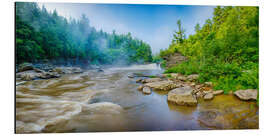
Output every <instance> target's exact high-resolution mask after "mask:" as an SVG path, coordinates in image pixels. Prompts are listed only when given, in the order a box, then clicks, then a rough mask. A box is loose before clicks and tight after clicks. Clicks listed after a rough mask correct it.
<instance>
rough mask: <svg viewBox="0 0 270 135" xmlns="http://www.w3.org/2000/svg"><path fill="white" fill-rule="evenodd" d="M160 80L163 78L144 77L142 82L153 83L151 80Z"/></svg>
mask: <svg viewBox="0 0 270 135" xmlns="http://www.w3.org/2000/svg"><path fill="white" fill-rule="evenodd" d="M158 81H162V79H160V78H148V79H144V80H142V81H141V82H142V83H151V82H158Z"/></svg>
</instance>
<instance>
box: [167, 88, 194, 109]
mask: <svg viewBox="0 0 270 135" xmlns="http://www.w3.org/2000/svg"><path fill="white" fill-rule="evenodd" d="M168 101H170V102H173V103H175V104H177V105H188V106H194V105H197V99H196V97H195V95H193V88H192V87H190V86H185V87H182V88H176V89H174V90H172V91H170V92H169V93H168Z"/></svg>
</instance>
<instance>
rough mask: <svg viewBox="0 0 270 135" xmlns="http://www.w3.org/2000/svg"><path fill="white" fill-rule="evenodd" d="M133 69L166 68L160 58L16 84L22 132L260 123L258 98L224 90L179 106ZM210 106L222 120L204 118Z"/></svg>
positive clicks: (18, 127) (158, 71) (249, 125)
mask: <svg viewBox="0 0 270 135" xmlns="http://www.w3.org/2000/svg"><path fill="white" fill-rule="evenodd" d="M132 73H143V74H147V75H156V74H161V73H162V70H161V69H160V67H158V66H157V65H156V64H149V65H134V66H130V67H121V68H116V67H115V68H108V69H105V70H104V72H98V71H96V70H88V71H85V72H83V73H79V74H66V75H63V76H62V77H60V78H52V79H47V80H33V81H28V82H26V83H24V84H21V85H18V86H16V133H33V132H98V131H164V130H194V129H196V130H198V129H239V128H258V107H257V106H256V103H255V102H244V101H240V100H239V99H237V98H236V97H234V96H233V95H220V96H216V97H215V98H214V99H213V100H211V101H200V102H199V104H198V105H197V106H196V107H185V106H177V105H174V104H171V103H168V102H167V93H168V92H166V91H153V92H152V94H151V95H144V94H143V93H142V92H141V91H138V90H137V88H138V87H139V85H140V84H138V83H136V80H137V79H139V78H142V77H135V78H129V77H128V76H129V75H131V74H132ZM205 110H212V112H215V111H218V113H222V117H221V119H220V121H217V122H215V123H211V121H209V122H208V121H207V120H205V119H203V121H201V120H199V117H201V115H202V114H201V113H202V112H205ZM213 110H214V111H213ZM207 115H208V114H207ZM211 116H212V115H211ZM213 125H214V126H213Z"/></svg>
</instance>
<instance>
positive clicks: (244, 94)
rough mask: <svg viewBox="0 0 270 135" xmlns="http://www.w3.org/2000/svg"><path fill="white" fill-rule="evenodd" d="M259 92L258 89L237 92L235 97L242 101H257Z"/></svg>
mask: <svg viewBox="0 0 270 135" xmlns="http://www.w3.org/2000/svg"><path fill="white" fill-rule="evenodd" d="M257 94H258V91H257V90H256V89H247V90H237V91H235V92H234V95H235V96H237V97H238V98H239V99H241V100H257Z"/></svg>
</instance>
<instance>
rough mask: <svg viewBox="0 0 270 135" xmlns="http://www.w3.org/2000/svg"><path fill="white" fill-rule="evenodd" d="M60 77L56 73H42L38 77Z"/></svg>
mask: <svg viewBox="0 0 270 135" xmlns="http://www.w3.org/2000/svg"><path fill="white" fill-rule="evenodd" d="M59 77H60V75H59V74H58V73H57V72H43V73H42V74H41V75H40V78H41V79H50V78H59Z"/></svg>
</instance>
